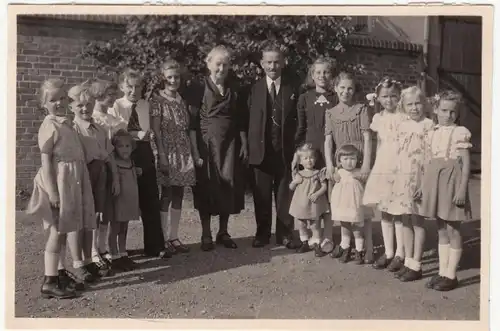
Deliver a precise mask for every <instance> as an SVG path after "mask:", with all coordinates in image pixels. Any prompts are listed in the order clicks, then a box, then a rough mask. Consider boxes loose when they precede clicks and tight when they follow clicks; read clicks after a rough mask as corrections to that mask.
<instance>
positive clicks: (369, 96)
mask: <svg viewBox="0 0 500 331" xmlns="http://www.w3.org/2000/svg"><path fill="white" fill-rule="evenodd" d="M375 99H377V93H368V94H367V95H366V100H368V101H370V103H369V105H370V106H372V107H373V106H375Z"/></svg>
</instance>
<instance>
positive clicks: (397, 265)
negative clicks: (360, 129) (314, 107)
mask: <svg viewBox="0 0 500 331" xmlns="http://www.w3.org/2000/svg"><path fill="white" fill-rule="evenodd" d="M401 90H402V86H401V84H400V83H399V82H398V81H396V80H393V79H391V78H389V77H386V78H384V79H383V80H382V81H381V82H380V83H379V84H378V85H377V86H376V87H375V93H372V94H370V95H368V96H367V98H370V99H372V102H373V104H374V106H376V107H379V106H380V107H381V108H382V111H381V112H377V113H376V114H375V115H374V116H373V119H372V123H371V124H370V129H371V130H372V131H373V132H375V133H376V135H377V151H376V157H375V164H374V165H373V168H372V170H371V172H370V176H369V177H368V180H367V182H366V186H365V193H364V195H363V204H364V205H366V206H369V207H374V208H377V209H378V210H379V211H381V212H382V219H381V222H380V224H381V227H382V237H383V240H384V248H385V253H384V254H383V255H382V256H380V257H379V258H378V259H377V260H376V261H375V262H374V263H373V267H374V268H375V269H385V268H387V270H389V271H391V272H396V271H399V270H400V269H401V268H402V267H403V266H404V257H405V255H404V249H403V223H402V222H401V217H399V216H394V215H391V214H389V213H388V212H387V203H388V201H389V199H390V196H391V193H392V188H393V184H394V177H395V174H396V162H395V160H396V158H397V153H398V148H399V144H398V141H397V133H398V129H399V125H400V124H401V122H403V120H404V119H405V118H406V115H405V114H402V113H401V112H399V111H398V107H397V106H398V102H399V97H400V93H401ZM394 229H396V252H394Z"/></svg>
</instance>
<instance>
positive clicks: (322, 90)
mask: <svg viewBox="0 0 500 331" xmlns="http://www.w3.org/2000/svg"><path fill="white" fill-rule="evenodd" d="M334 70H335V62H334V60H333V59H330V58H323V57H321V58H318V59H317V60H316V61H314V63H313V64H312V66H311V67H310V69H309V74H308V76H307V81H306V85H307V88H309V90H308V91H307V92H305V93H303V94H301V95H300V97H299V101H298V102H297V117H298V128H297V136H298V139H297V140H298V141H300V142H302V143H309V144H311V145H312V147H313V148H314V149H315V150H317V151H319V153H318V159H317V166H318V167H319V169H321V168H323V167H325V166H326V163H325V149H324V146H325V112H326V110H327V109H329V108H332V107H333V106H335V105H336V104H337V103H338V100H337V96H336V95H335V93H334V90H333V71H334ZM297 161H298V157H297V155H295V157H294V161H293V165H292V168H293V169H295V165H296V164H297ZM332 189H333V182H332V181H331V180H329V181H328V188H327V196H328V201H330V193H331V192H332ZM322 219H323V226H324V230H323V235H322V237H323V238H322V241H321V244H320V246H318V247H319V248H320V249H319V250H316V252H315V254H316V256H318V257H321V256H325V255H326V254H327V253H330V252H331V251H332V250H333V246H334V243H333V238H332V237H333V222H332V220H331V215H330V212H327V213H325V214H324V215H323V216H322Z"/></svg>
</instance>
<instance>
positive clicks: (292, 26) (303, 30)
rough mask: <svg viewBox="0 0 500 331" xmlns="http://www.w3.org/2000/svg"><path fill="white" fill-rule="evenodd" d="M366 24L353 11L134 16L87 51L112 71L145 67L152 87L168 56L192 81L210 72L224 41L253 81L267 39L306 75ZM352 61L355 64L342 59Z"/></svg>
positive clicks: (243, 76) (239, 72) (237, 69)
mask: <svg viewBox="0 0 500 331" xmlns="http://www.w3.org/2000/svg"><path fill="white" fill-rule="evenodd" d="M361 28H362V27H361V26H359V25H355V24H353V22H352V19H351V17H348V16H336V17H334V16H188V15H182V16H179V15H174V16H159V15H156V16H140V17H138V16H134V17H131V18H130V21H129V23H128V24H127V27H126V30H125V33H124V34H123V36H121V38H117V39H113V40H110V41H109V42H105V43H99V42H94V43H90V44H89V45H88V46H87V47H86V48H85V49H84V51H83V53H82V56H83V58H91V59H94V60H96V62H97V64H98V65H99V67H100V69H102V70H103V71H104V72H106V73H117V72H119V71H121V70H122V69H123V68H126V67H132V68H135V69H139V70H142V71H143V72H144V74H145V76H146V78H147V83H148V86H147V87H148V88H147V90H148V91H149V92H151V91H152V90H153V89H154V88H155V87H157V86H158V83H159V82H160V79H161V78H160V76H159V73H158V70H157V69H158V68H159V65H160V64H161V63H162V61H164V60H165V58H167V57H168V56H171V57H173V58H175V59H177V60H178V61H179V62H181V63H183V65H184V67H185V68H186V69H187V70H186V82H187V84H189V82H190V81H192V80H193V79H197V78H200V76H202V75H205V74H206V69H205V68H206V66H205V62H204V59H205V56H206V55H207V53H208V52H209V51H210V49H211V48H212V47H214V46H216V45H219V44H222V45H225V46H227V47H229V48H230V49H231V50H232V51H233V68H232V69H233V73H234V75H235V76H236V77H237V78H239V80H240V81H241V83H242V85H243V86H248V85H249V84H251V83H252V82H254V81H255V80H256V79H258V78H259V77H260V76H261V75H262V69H261V68H260V64H259V62H260V50H261V49H262V47H263V45H264V43H266V42H268V41H273V42H276V43H277V44H278V45H280V47H282V49H283V50H284V51H285V54H286V55H287V61H288V66H287V68H288V70H289V71H291V72H292V73H294V74H297V75H298V76H299V77H300V78H301V79H304V78H305V76H306V73H307V67H308V65H310V64H311V63H312V62H313V61H314V59H316V58H317V57H319V56H331V57H335V55H336V54H337V53H339V52H343V51H344V46H343V45H344V42H345V40H346V38H347V37H348V36H349V35H350V34H352V33H353V32H356V31H357V30H359V29H361ZM346 66H347V67H349V66H350V64H348V63H343V64H339V67H346ZM351 69H356V67H351Z"/></svg>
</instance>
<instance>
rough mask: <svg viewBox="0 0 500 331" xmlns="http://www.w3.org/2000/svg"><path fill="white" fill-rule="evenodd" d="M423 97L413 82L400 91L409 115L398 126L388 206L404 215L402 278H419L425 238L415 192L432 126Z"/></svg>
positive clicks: (420, 178)
mask: <svg viewBox="0 0 500 331" xmlns="http://www.w3.org/2000/svg"><path fill="white" fill-rule="evenodd" d="M426 106H427V102H426V98H425V95H424V93H423V92H422V91H421V90H420V89H419V88H418V87H416V86H413V87H410V88H407V89H405V90H403V91H402V92H401V100H400V102H399V108H400V109H401V112H402V113H405V114H407V115H408V119H406V120H405V121H403V122H402V123H401V125H400V127H399V132H398V138H397V140H398V142H399V151H398V159H397V162H396V165H397V174H398V175H397V176H396V177H395V180H394V186H393V190H392V192H393V193H392V196H391V198H390V200H389V203H388V206H387V212H388V213H389V214H390V215H401V216H402V217H403V226H404V228H403V245H404V252H405V260H404V267H403V268H401V269H400V271H398V272H397V273H396V277H397V278H399V279H400V280H401V281H403V282H409V281H415V280H418V279H420V278H422V269H421V263H420V260H421V258H422V254H423V248H424V242H425V229H424V227H423V218H422V217H421V216H419V215H418V212H419V207H420V205H419V203H418V201H416V200H415V193H416V191H417V189H418V188H419V187H420V186H421V184H422V183H421V182H422V175H423V171H424V169H423V168H424V150H425V136H426V134H427V133H428V132H429V130H431V129H432V128H433V126H434V123H433V121H432V120H431V119H429V118H427V117H426V116H425V115H426Z"/></svg>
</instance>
